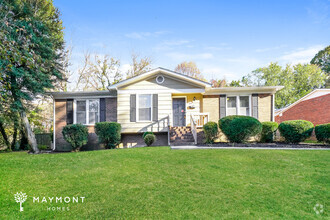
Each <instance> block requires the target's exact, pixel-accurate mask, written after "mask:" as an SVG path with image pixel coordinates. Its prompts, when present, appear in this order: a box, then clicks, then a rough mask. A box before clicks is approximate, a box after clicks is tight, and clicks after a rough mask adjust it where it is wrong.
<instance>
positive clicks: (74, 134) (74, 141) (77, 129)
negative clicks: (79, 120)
mask: <svg viewBox="0 0 330 220" xmlns="http://www.w3.org/2000/svg"><path fill="white" fill-rule="evenodd" d="M62 134H63V138H64V140H66V141H67V142H68V143H69V144H70V145H71V147H72V150H73V151H79V150H80V148H81V147H82V146H83V145H85V144H87V141H88V129H87V127H86V126H85V125H82V124H71V125H67V126H65V127H64V128H63V130H62Z"/></svg>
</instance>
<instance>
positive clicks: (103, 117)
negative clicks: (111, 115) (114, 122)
mask: <svg viewBox="0 0 330 220" xmlns="http://www.w3.org/2000/svg"><path fill="white" fill-rule="evenodd" d="M105 113H106V106H105V98H101V99H100V122H102V121H106V114H105Z"/></svg>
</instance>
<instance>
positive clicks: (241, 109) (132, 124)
mask: <svg viewBox="0 0 330 220" xmlns="http://www.w3.org/2000/svg"><path fill="white" fill-rule="evenodd" d="M281 88H283V87H281V86H269V87H223V88H212V87H211V84H209V83H207V82H204V81H201V80H198V79H194V78H191V77H189V76H186V75H183V74H180V73H177V72H173V71H171V70H167V69H164V68H157V69H154V70H151V71H149V72H146V73H144V74H141V75H139V76H136V77H132V78H130V79H127V80H124V81H121V82H119V83H117V84H114V85H112V86H110V87H109V88H108V91H93V92H52V93H51V95H52V97H53V100H54V148H55V150H57V151H66V150H70V146H69V145H68V144H67V143H66V141H65V140H64V139H63V136H62V129H63V127H64V126H65V125H67V124H72V123H81V124H85V125H86V126H87V127H88V129H89V132H90V134H89V141H88V144H87V145H86V146H85V147H83V149H99V148H100V146H99V144H98V140H97V136H96V134H95V133H94V124H95V123H96V122H99V121H114V122H118V123H120V124H121V126H122V144H121V146H122V147H134V146H141V145H142V146H144V143H143V140H142V134H143V133H144V132H145V131H152V132H154V133H155V134H156V136H157V142H156V143H155V145H162V146H164V145H169V144H182V143H184V144H187V143H192V144H196V143H197V141H198V138H197V136H198V135H197V133H198V131H199V130H201V128H202V126H203V125H204V124H205V123H206V122H208V121H214V122H218V120H219V118H221V117H224V116H228V115H248V116H253V117H255V118H257V119H259V120H260V121H274V95H275V93H276V91H278V90H279V89H281Z"/></svg>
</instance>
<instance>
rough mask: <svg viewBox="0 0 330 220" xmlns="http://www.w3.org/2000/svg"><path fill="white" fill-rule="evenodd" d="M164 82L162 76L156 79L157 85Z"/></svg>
mask: <svg viewBox="0 0 330 220" xmlns="http://www.w3.org/2000/svg"><path fill="white" fill-rule="evenodd" d="M164 81H165V78H164V76H162V75H159V76H157V77H156V82H157V83H158V84H162V83H163V82H164Z"/></svg>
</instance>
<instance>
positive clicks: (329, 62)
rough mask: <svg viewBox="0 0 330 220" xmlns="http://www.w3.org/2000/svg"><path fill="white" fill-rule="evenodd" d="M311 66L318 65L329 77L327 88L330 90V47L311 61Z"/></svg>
mask: <svg viewBox="0 0 330 220" xmlns="http://www.w3.org/2000/svg"><path fill="white" fill-rule="evenodd" d="M311 64H315V65H318V66H319V67H320V68H321V69H322V70H323V71H324V72H325V73H326V75H327V80H326V83H325V87H326V88H330V46H327V47H326V48H324V49H323V50H320V51H319V52H318V53H317V54H316V55H315V56H314V57H313V59H312V60H311Z"/></svg>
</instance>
